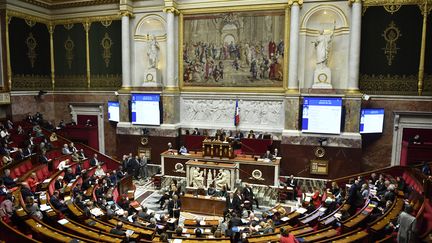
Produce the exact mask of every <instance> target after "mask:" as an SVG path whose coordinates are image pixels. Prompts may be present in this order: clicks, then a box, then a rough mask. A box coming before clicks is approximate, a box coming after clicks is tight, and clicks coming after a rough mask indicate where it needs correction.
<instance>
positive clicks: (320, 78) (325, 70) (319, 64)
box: [312, 25, 336, 89]
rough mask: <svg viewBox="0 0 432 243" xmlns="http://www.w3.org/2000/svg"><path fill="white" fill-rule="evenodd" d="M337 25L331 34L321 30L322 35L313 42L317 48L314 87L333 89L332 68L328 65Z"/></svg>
mask: <svg viewBox="0 0 432 243" xmlns="http://www.w3.org/2000/svg"><path fill="white" fill-rule="evenodd" d="M335 27H336V25H334V27H333V31H332V32H331V34H329V35H325V34H324V30H321V31H320V35H319V36H318V37H317V38H316V40H315V41H312V43H313V44H314V46H315V49H316V57H317V60H316V68H315V71H314V80H313V85H312V88H313V89H332V88H333V86H332V84H331V70H330V68H329V67H328V66H327V62H328V59H329V53H330V49H331V44H332V41H333V35H334V32H335Z"/></svg>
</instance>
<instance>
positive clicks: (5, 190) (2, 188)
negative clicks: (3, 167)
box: [0, 179, 9, 196]
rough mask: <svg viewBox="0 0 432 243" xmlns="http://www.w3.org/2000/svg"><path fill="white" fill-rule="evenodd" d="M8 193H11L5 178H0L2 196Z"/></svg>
mask: <svg viewBox="0 0 432 243" xmlns="http://www.w3.org/2000/svg"><path fill="white" fill-rule="evenodd" d="M8 193H9V190H8V189H7V187H6V186H5V184H4V182H3V180H2V179H0V196H5V195H6V194H8Z"/></svg>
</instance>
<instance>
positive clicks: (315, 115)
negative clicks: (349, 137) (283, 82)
mask: <svg viewBox="0 0 432 243" xmlns="http://www.w3.org/2000/svg"><path fill="white" fill-rule="evenodd" d="M302 111H303V112H302V132H306V133H326V134H339V133H340V131H341V120H342V98H328V97H305V98H304V100H303V110H302Z"/></svg>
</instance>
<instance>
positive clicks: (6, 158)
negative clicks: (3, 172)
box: [2, 151, 13, 166]
mask: <svg viewBox="0 0 432 243" xmlns="http://www.w3.org/2000/svg"><path fill="white" fill-rule="evenodd" d="M2 160H3V166H5V165H8V164H10V163H12V162H13V159H12V157H11V156H10V152H9V151H7V152H6V155H4V156H3V159H2Z"/></svg>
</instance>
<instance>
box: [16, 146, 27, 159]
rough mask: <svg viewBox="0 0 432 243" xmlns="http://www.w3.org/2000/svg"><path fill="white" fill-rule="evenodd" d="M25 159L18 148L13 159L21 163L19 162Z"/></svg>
mask: <svg viewBox="0 0 432 243" xmlns="http://www.w3.org/2000/svg"><path fill="white" fill-rule="evenodd" d="M25 158H26V155H25V154H24V152H23V150H22V149H21V148H19V149H18V151H17V153H16V155H15V159H16V160H17V161H21V160H24V159H25Z"/></svg>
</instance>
